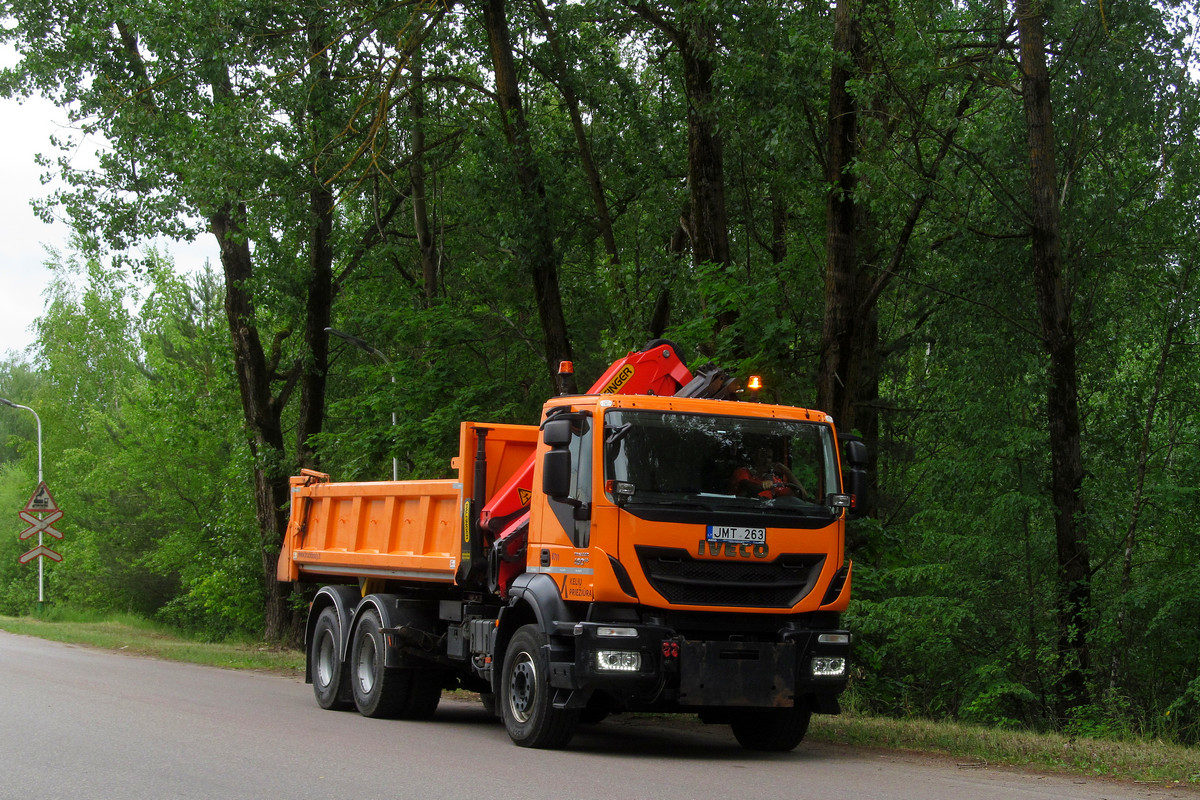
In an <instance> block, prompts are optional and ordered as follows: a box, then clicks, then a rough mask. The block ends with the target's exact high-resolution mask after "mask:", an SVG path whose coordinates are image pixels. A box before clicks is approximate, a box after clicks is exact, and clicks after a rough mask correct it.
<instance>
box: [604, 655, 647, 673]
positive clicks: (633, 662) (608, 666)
mask: <svg viewBox="0 0 1200 800" xmlns="http://www.w3.org/2000/svg"><path fill="white" fill-rule="evenodd" d="M641 668H642V654H641V653H635V652H633V651H630V650H597V651H596V669H599V670H605V671H607V672H637V671H638V670H640V669H641Z"/></svg>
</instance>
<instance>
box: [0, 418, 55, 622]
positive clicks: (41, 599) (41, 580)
mask: <svg viewBox="0 0 1200 800" xmlns="http://www.w3.org/2000/svg"><path fill="white" fill-rule="evenodd" d="M0 405H6V406H8V407H9V408H23V409H25V410H26V411H28V412H29V413H30V414H33V418H34V419H36V420H37V433H38V437H37V439H38V486H39V487H40V486H41V485H42V418H41V417H39V416H38V413H37V412H36V411H34V410H33V409H32V408H30V407H29V406H23V405H20V404H19V403H14V402H12V401H11V400H5V399H4V398H3V397H0ZM38 547H39V548H40V547H42V532H41V531H40V530H39V531H38ZM44 561H45V559H44V558H40V557H39V558H38V560H37V562H38V611H41V610H42V608H43V607H44V606H45V603H46V592H45V586H46V579H45V566H44V564H43V563H42V562H44Z"/></svg>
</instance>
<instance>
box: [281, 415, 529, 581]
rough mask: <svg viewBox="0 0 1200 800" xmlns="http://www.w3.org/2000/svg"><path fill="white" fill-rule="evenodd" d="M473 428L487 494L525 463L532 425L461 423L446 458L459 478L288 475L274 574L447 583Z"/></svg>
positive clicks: (469, 479) (459, 529) (467, 483)
mask: <svg viewBox="0 0 1200 800" xmlns="http://www.w3.org/2000/svg"><path fill="white" fill-rule="evenodd" d="M478 428H482V429H485V430H486V431H487V437H486V440H485V441H486V448H487V460H488V464H489V470H488V476H487V484H488V485H487V486H486V487H484V488H485V496H490V495H491V494H492V493H493V492H494V491H496V489H497V488H498V487H499V486H501V485H502V484H503V483H504V482H505V481H507V480H508V478H509V477H510V476H511V475H512V473H513V472H515V471H516V470H518V469H520V468H521V467H522V466H524V464H525V463H526V461H528V459H529V456H530V455H531V454H532V453H533V451H534V447H535V445H536V441H537V433H538V429H537V426H536V425H480V424H477V423H473V422H464V423H463V424H462V428H461V438H460V449H459V456H458V458H456V459H454V460H453V461H452V462H451V466H452V467H453V468H454V469H456V470H457V471H458V472H459V477H458V478H450V479H447V480H429V481H380V482H360V483H331V482H330V479H329V476H328V475H325V474H324V473H320V472H314V471H312V470H304V471H303V473H302V474H301V475H299V476H295V477H293V478H292V479H291V485H292V513H291V519H290V521H289V523H288V529H287V533H286V535H285V536H284V541H283V547H282V550H281V551H280V554H279V563H278V568H277V575H278V578H279V580H281V581H296V580H301V579H302V578H303V577H304V576H309V577H311V578H313V579H317V578H319V579H320V580H322V581H326V582H328V581H330V580H331V579H337V578H342V579H357V578H399V579H405V580H415V581H426V582H433V583H448V584H453V583H454V582H455V572H456V570H457V569H458V567H459V565H460V562H461V560H462V553H463V547H464V543H465V542H469V535H470V533H469V531H466V530H465V526H466V522H465V521H464V501H465V500H468V499H470V498H471V496H472V493H473V491H474V485H473V479H474V476H473V474H472V470H471V469H470V465H471V463H472V461H473V458H474V453H475V447H476V442H477V437H476V429H478ZM464 465H466V468H465V469H464V468H463V467H464ZM334 582H336V581H334Z"/></svg>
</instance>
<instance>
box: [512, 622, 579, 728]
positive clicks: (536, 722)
mask: <svg viewBox="0 0 1200 800" xmlns="http://www.w3.org/2000/svg"><path fill="white" fill-rule="evenodd" d="M547 642H548V639H547V638H546V635H545V634H544V633H542V632H541V631H540V630H539V629H538V627H537V626H536V625H525V626H523V627H521V628H519V629H518V630H517V632H516V633H515V634H514V635H513V638H512V641H511V642H509V645H508V650H507V652H506V653H505V656H504V669H503V670H502V672H501V681H500V692H499V696H498V697H499V700H500V714H501V716H502V717H503V718H504V727H505V728H506V729H507V730H508V736H509V738H510V739H512V740H513V742H514V743H515V744H517V745H519V746H521V747H537V748H542V749H547V750H554V749H558V748H561V747H565V746H566V745H567V742H569V741H570V740H571V735H572V734H573V733H574V732H575V723H576V721H577V720H578V718H579V712H578V711H577V710H571V709H562V708H555V707H554V702H553V700H554V692H553V690H552V689H551V687H550V658H549V656H548V655H547V652H546V647H545V645H546V644H547Z"/></svg>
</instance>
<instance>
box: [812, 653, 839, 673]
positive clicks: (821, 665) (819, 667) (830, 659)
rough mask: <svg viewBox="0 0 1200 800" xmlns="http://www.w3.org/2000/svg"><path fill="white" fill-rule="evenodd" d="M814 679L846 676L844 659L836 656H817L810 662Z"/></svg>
mask: <svg viewBox="0 0 1200 800" xmlns="http://www.w3.org/2000/svg"><path fill="white" fill-rule="evenodd" d="M812 674H813V677H814V678H836V677H839V676H841V675H845V674H846V659H844V658H841V657H838V656H817V657H816V658H814V659H813V660H812Z"/></svg>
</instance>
